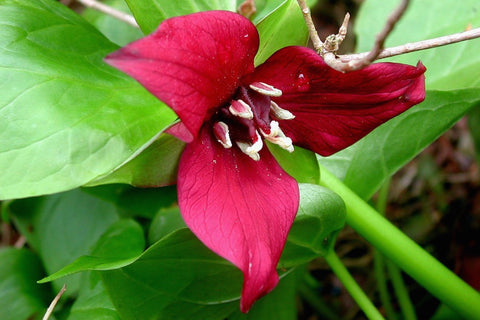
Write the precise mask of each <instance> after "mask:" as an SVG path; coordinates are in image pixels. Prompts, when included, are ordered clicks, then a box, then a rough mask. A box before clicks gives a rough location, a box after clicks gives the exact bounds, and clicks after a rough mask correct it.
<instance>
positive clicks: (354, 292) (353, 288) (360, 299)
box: [324, 250, 384, 320]
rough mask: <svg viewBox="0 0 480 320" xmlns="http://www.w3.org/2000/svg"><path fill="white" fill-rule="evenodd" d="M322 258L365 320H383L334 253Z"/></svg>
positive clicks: (331, 251)
mask: <svg viewBox="0 0 480 320" xmlns="http://www.w3.org/2000/svg"><path fill="white" fill-rule="evenodd" d="M324 258H325V260H326V261H327V263H328V265H329V266H330V268H332V270H333V272H335V274H336V275H337V277H338V279H340V281H341V282H342V283H343V285H344V286H345V288H346V289H347V291H348V293H350V295H351V296H352V298H353V299H354V300H355V302H356V303H357V304H358V306H359V307H360V309H362V310H363V312H364V313H365V315H366V316H367V318H368V319H370V320H383V319H384V318H383V316H382V315H381V314H380V312H379V311H378V310H377V308H375V306H374V305H373V303H372V301H370V299H369V298H368V297H367V295H366V294H365V292H363V290H362V288H360V286H359V285H358V283H357V282H356V281H355V279H353V277H352V276H351V275H350V273H349V272H348V270H347V268H345V266H344V265H343V263H342V261H340V259H339V258H338V257H337V255H336V254H335V251H333V250H330V251H329V252H328V253H327V254H326V255H325V257H324Z"/></svg>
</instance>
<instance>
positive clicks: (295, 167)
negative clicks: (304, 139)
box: [267, 143, 320, 184]
mask: <svg viewBox="0 0 480 320" xmlns="http://www.w3.org/2000/svg"><path fill="white" fill-rule="evenodd" d="M267 145H268V149H269V150H270V152H271V153H272V154H273V155H274V156H275V159H276V160H277V161H278V163H280V165H281V166H282V168H283V170H285V171H286V172H287V173H288V174H289V175H291V176H292V177H294V178H295V180H297V182H299V183H314V184H315V183H318V182H319V180H320V170H319V169H318V162H317V157H316V156H315V153H313V152H311V151H309V150H306V149H303V148H300V147H297V146H295V151H294V152H293V153H289V152H288V151H287V150H285V149H282V148H280V147H279V146H278V145H276V144H272V143H267Z"/></svg>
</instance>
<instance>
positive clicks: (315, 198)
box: [100, 184, 345, 319]
mask: <svg viewBox="0 0 480 320" xmlns="http://www.w3.org/2000/svg"><path fill="white" fill-rule="evenodd" d="M300 190H301V203H300V210H299V213H298V215H297V219H296V220H295V223H294V226H293V227H292V230H291V232H290V236H289V238H288V243H287V246H286V248H285V251H284V255H283V256H282V259H281V262H280V264H279V268H287V267H292V266H296V265H298V264H301V263H302V264H303V263H305V262H308V261H310V260H311V259H313V258H316V257H318V256H321V255H323V254H325V253H326V251H327V250H328V248H330V246H331V245H332V243H333V239H334V237H335V235H336V232H337V231H338V230H339V229H341V228H342V227H343V224H344V220H345V206H344V204H343V202H342V200H341V199H340V198H339V197H338V196H337V195H336V194H334V193H333V192H331V191H329V190H327V189H325V188H322V187H319V186H316V185H307V184H301V185H300ZM166 214H171V212H167V213H166ZM172 229H174V228H172ZM157 237H158V235H157ZM160 237H162V238H161V239H160V240H159V241H158V242H156V243H155V244H154V245H152V246H151V247H150V248H149V249H148V250H147V251H145V252H144V253H143V254H142V255H141V256H140V257H139V258H138V260H136V261H135V262H133V263H132V264H130V265H128V266H125V267H123V268H121V269H115V270H110V271H103V272H101V273H100V275H101V277H102V279H103V281H104V284H105V286H106V288H107V290H108V292H109V294H110V296H111V299H112V301H113V304H114V305H115V307H116V308H117V310H118V312H119V314H120V316H121V317H122V318H124V319H135V318H141V319H144V318H145V319H151V318H157V317H159V316H160V315H162V317H163V318H164V319H174V318H176V317H177V318H180V319H223V318H225V317H226V316H228V315H229V314H230V313H232V312H233V311H235V310H237V308H238V299H239V298H240V297H239V296H240V292H241V284H242V275H241V272H240V271H239V270H238V269H237V268H235V267H234V266H233V265H232V264H230V263H229V262H227V261H226V260H224V259H222V258H220V257H219V256H217V255H215V254H214V253H213V252H211V251H210V250H209V249H207V248H206V247H205V246H204V245H203V244H202V243H201V242H200V241H199V240H198V239H197V238H196V237H195V236H194V235H193V234H192V233H191V232H190V231H189V230H188V229H180V230H177V231H174V232H173V233H169V234H168V235H161V236H160ZM131 292H135V293H136V294H135V295H134V296H132V295H131Z"/></svg>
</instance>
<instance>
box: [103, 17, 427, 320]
mask: <svg viewBox="0 0 480 320" xmlns="http://www.w3.org/2000/svg"><path fill="white" fill-rule="evenodd" d="M258 44H259V39H258V33H257V30H256V29H255V26H254V25H253V24H251V23H250V21H249V20H247V19H245V18H243V17H242V16H240V15H238V14H235V13H232V12H226V11H210V12H201V13H196V14H191V15H188V16H183V17H177V18H172V19H168V20H165V21H164V22H163V23H162V24H161V25H160V27H159V28H158V29H157V30H156V31H155V32H154V33H153V34H151V35H149V36H147V37H145V38H143V39H141V40H138V41H136V42H133V43H131V44H129V45H127V46H126V47H124V48H122V49H120V50H118V51H116V52H114V53H112V54H110V55H109V56H108V57H107V58H106V62H107V63H109V64H111V65H112V66H114V67H116V68H118V69H120V70H122V71H124V72H125V73H127V74H129V75H130V76H132V77H134V78H135V79H137V80H138V81H139V82H140V83H141V84H142V85H144V86H145V87H146V88H147V89H148V90H149V91H150V92H151V93H152V94H154V95H155V96H156V97H158V98H159V99H160V100H162V101H163V102H165V103H166V104H167V105H169V106H170V107H171V108H172V109H173V110H174V111H175V112H176V113H177V115H178V116H179V118H180V120H181V122H180V123H179V124H177V125H175V126H174V127H172V128H171V129H170V130H169V132H170V133H171V134H174V135H175V136H177V137H179V138H181V139H182V140H184V141H185V142H188V144H187V146H186V148H185V151H184V152H183V154H182V157H181V160H180V165H179V172H178V200H179V206H180V211H181V213H182V215H183V218H184V220H185V222H186V223H187V225H188V226H189V227H190V229H191V230H192V231H193V232H194V233H195V234H196V235H197V237H198V238H199V239H200V240H201V241H202V242H203V243H204V244H205V245H207V246H208V247H209V248H210V249H212V250H213V251H215V252H216V253H217V254H219V255H221V256H222V257H224V258H226V259H227V260H229V261H231V262H232V263H233V264H235V265H236V266H237V267H238V268H240V269H241V270H242V272H243V274H244V284H243V291H242V299H241V309H242V311H244V312H246V311H248V310H249V308H250V307H251V305H252V304H253V302H254V301H255V300H256V299H258V298H259V297H260V296H262V295H264V294H266V293H268V292H269V291H270V290H272V289H273V288H274V287H275V285H276V284H277V283H278V275H277V272H276V266H277V263H278V261H279V259H280V255H281V252H282V250H283V247H284V244H285V241H286V238H287V234H288V231H289V229H290V226H291V225H292V223H293V220H294V218H295V214H296V212H297V209H298V202H299V192H298V185H297V183H296V181H295V180H294V179H293V178H292V177H290V176H289V175H287V174H286V173H285V172H284V171H283V170H282V168H281V167H280V166H279V165H278V163H277V162H276V161H275V159H274V158H273V156H272V155H271V154H270V152H269V151H268V149H267V148H266V147H265V146H264V145H263V140H264V139H266V140H268V141H271V142H273V143H276V144H278V145H280V146H281V147H282V148H284V149H286V150H288V151H290V152H291V151H293V149H294V148H293V145H298V146H302V147H304V148H308V149H310V150H312V151H314V152H316V153H319V154H321V155H324V156H325V155H330V154H332V153H335V152H337V151H339V150H341V149H343V148H345V147H347V146H349V145H351V144H352V143H354V142H355V141H357V140H359V139H360V138H362V137H363V136H365V135H366V134H367V133H369V132H370V131H371V130H373V129H374V128H375V127H377V126H378V125H380V124H382V123H383V122H385V121H387V120H388V119H390V118H392V117H394V116H396V115H398V114H399V113H401V112H403V111H405V110H407V109H408V108H410V107H411V106H413V105H414V104H417V103H419V102H421V101H422V100H423V99H424V97H425V88H424V76H423V73H424V71H425V68H424V67H423V66H422V65H421V64H418V65H417V67H413V66H408V65H402V64H392V63H379V64H374V65H371V66H369V67H367V68H365V69H363V70H361V71H355V72H351V73H347V74H342V73H340V72H337V71H335V70H333V69H331V68H330V67H328V66H327V65H325V63H324V62H323V60H322V58H320V57H319V56H318V55H317V54H316V53H315V52H314V51H312V50H310V49H307V48H303V47H287V48H284V49H281V50H279V51H277V52H276V53H275V54H274V55H272V57H270V58H269V59H268V60H267V61H266V62H265V63H263V64H262V65H260V66H259V67H257V68H254V65H253V60H254V56H255V54H256V52H257V50H258Z"/></svg>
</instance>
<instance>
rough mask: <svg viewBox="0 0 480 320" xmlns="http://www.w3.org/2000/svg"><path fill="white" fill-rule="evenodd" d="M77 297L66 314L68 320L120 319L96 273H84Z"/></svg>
mask: <svg viewBox="0 0 480 320" xmlns="http://www.w3.org/2000/svg"><path fill="white" fill-rule="evenodd" d="M84 280H85V281H82V286H81V288H80V291H79V294H78V298H77V299H76V300H75V302H74V303H73V306H72V308H71V310H70V313H69V315H68V320H85V319H95V320H97V319H101V320H120V317H119V315H118V313H117V310H116V309H115V307H114V306H113V304H112V301H111V300H110V297H109V296H108V293H107V291H106V290H105V287H104V286H103V283H102V282H101V281H100V278H99V276H98V273H95V272H89V273H87V274H85V277H84Z"/></svg>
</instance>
